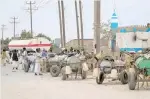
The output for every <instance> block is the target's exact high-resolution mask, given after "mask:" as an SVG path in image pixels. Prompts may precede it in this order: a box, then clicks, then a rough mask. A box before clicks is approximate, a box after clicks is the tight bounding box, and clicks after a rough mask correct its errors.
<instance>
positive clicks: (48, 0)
mask: <svg viewBox="0 0 150 99" xmlns="http://www.w3.org/2000/svg"><path fill="white" fill-rule="evenodd" d="M51 1H52V0H47V1H46V2H45V3H44V0H41V2H40V3H39V5H38V6H37V8H41V7H43V6H44V5H46V4H48V3H50V2H51ZM42 3H43V4H42Z"/></svg>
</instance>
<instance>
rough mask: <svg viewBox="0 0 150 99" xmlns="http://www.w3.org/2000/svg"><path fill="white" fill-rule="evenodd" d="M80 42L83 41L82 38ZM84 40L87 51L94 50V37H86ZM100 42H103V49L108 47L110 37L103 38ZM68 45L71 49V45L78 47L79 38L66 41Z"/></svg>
mask: <svg viewBox="0 0 150 99" xmlns="http://www.w3.org/2000/svg"><path fill="white" fill-rule="evenodd" d="M80 42H81V40H80ZM83 42H84V49H85V50H86V51H88V52H92V51H93V50H94V44H93V39H84V40H83ZM100 42H101V43H100V44H101V48H102V50H106V49H108V39H107V38H102V39H101V41H100ZM80 44H81V43H80ZM66 47H67V49H69V48H70V47H73V48H75V49H77V48H78V39H73V40H70V41H69V42H67V43H66Z"/></svg>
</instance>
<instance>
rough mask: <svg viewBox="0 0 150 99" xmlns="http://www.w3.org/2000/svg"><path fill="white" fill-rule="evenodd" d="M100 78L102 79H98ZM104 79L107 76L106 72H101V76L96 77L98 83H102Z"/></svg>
mask: <svg viewBox="0 0 150 99" xmlns="http://www.w3.org/2000/svg"><path fill="white" fill-rule="evenodd" d="M98 78H100V79H98ZM104 79H105V77H104V72H100V73H99V77H96V83H97V84H102V83H103V81H104Z"/></svg>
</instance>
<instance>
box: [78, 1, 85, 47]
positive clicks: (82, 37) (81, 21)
mask: <svg viewBox="0 0 150 99" xmlns="http://www.w3.org/2000/svg"><path fill="white" fill-rule="evenodd" d="M79 8H80V26H81V47H82V48H84V41H83V39H84V35H83V20H82V1H81V0H79Z"/></svg>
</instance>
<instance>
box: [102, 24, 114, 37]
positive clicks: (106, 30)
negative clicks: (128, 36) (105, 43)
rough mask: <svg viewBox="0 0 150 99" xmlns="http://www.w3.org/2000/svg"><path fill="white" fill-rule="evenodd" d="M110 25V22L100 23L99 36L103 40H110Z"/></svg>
mask: <svg viewBox="0 0 150 99" xmlns="http://www.w3.org/2000/svg"><path fill="white" fill-rule="evenodd" d="M110 24H111V22H110V21H108V22H107V23H102V24H101V35H102V36H103V37H104V38H108V39H111V38H112V36H113V35H112V31H111V29H110Z"/></svg>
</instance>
